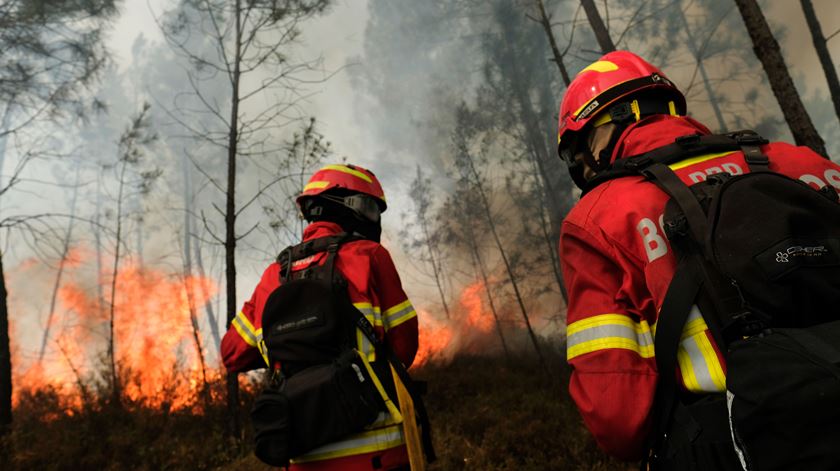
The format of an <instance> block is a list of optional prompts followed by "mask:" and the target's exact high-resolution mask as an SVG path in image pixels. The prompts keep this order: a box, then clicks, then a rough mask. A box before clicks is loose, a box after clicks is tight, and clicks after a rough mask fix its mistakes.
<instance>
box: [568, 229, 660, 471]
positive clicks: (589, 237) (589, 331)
mask: <svg viewBox="0 0 840 471" xmlns="http://www.w3.org/2000/svg"><path fill="white" fill-rule="evenodd" d="M560 250H561V258H562V262H563V276H564V279H565V280H566V283H567V288H568V292H569V309H568V314H567V332H566V345H567V353H566V356H567V360H568V362H569V364H570V365H571V367H572V374H571V381H570V384H569V392H570V394H571V397H572V399H573V400H574V402H575V404H576V405H577V407H578V409H579V410H580V413H581V415H582V416H583V420H584V422H585V423H586V426H587V428H588V429H589V430H590V431H591V432H592V434H593V435H594V437H595V440H596V442H597V443H598V445H599V446H600V447H601V448H602V449H603V450H604V451H605V452H607V453H608V454H610V455H613V456H615V457H617V458H620V459H624V460H638V459H641V457H642V455H643V453H644V448H645V441H646V438H647V434H648V433H649V430H650V426H651V406H652V404H653V398H654V393H655V390H656V362H655V360H654V358H653V337H652V335H651V329H650V325H649V324H648V322H647V321H646V320H645V317H644V316H642V314H641V312H642V308H640V307H639V306H638V305H637V304H636V303H637V302H638V299H635V298H634V295H633V294H632V293H634V292H635V293H638V292H639V287H638V284H639V283H643V282H644V276H643V274H642V273H641V272H640V271H639V269H638V267H634V266H633V263H632V262H631V260H629V259H628V258H627V257H624V256H622V254H620V253H619V251H618V250H616V249H615V248H614V247H613V246H612V245H611V244H609V243H608V242H607V241H606V240H605V239H604V238H602V237H597V236H595V235H593V234H590V233H589V232H588V231H586V230H584V229H583V228H581V227H579V226H577V225H574V224H570V223H568V222H566V223H564V225H563V233H562V235H561V241H560ZM646 308H649V306H646Z"/></svg>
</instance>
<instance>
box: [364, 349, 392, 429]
mask: <svg viewBox="0 0 840 471" xmlns="http://www.w3.org/2000/svg"><path fill="white" fill-rule="evenodd" d="M356 354H357V355H359V358H361V360H362V363H363V364H364V365H365V369H367V371H368V374H369V375H370V378H371V379H372V380H373V385H374V386H376V390H377V391H379V396H380V397H382V400H383V401H384V402H385V408H386V409H388V412H390V413H391V417H393V419H394V423H402V421H403V416H402V414H400V410H399V409H397V406H395V405H394V402H393V401H392V400H391V398H390V397H388V393H386V392H385V388H384V387H382V383H381V382H380V381H379V377H378V376H376V373H374V372H373V368H371V366H370V363H368V361H367V359H366V358H365V356H364V355H362V353H361V352H360V351H358V350H356Z"/></svg>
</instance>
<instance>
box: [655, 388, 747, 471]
mask: <svg viewBox="0 0 840 471" xmlns="http://www.w3.org/2000/svg"><path fill="white" fill-rule="evenodd" d="M665 437H666V439H665V440H664V443H663V444H662V445H661V448H660V449H659V450H658V451H657V453H656V454H655V456H654V457H653V458H652V459H651V462H650V469H651V470H654V471H706V470H715V471H740V470H741V466H740V463H739V462H738V459H737V457H736V455H735V447H734V446H733V445H732V440H731V439H730V434H729V424H728V423H727V420H726V398H725V397H724V395H723V394H709V395H706V396H702V397H699V398H698V397H696V396H695V398H694V400H693V401H692V402H691V403H690V404H684V403H683V402H678V403H677V404H676V405H675V406H674V412H673V416H672V420H671V422H670V423H669V426H668V429H667V430H666V432H665Z"/></svg>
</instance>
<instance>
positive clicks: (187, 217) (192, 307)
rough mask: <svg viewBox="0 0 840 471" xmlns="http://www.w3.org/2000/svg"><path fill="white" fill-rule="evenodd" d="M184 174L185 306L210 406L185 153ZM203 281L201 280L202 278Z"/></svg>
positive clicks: (203, 396)
mask: <svg viewBox="0 0 840 471" xmlns="http://www.w3.org/2000/svg"><path fill="white" fill-rule="evenodd" d="M181 163H182V170H183V174H184V175H183V176H184V289H185V290H186V293H187V307H188V308H189V311H190V325H191V327H192V332H193V341H194V343H195V350H196V355H198V361H199V363H200V366H201V379H202V381H203V382H202V388H201V397H202V398H203V399H204V406H205V407H209V406H210V388H209V385H208V383H207V366H206V365H205V363H204V349H203V348H202V346H201V331H200V330H199V328H198V314H197V311H198V308H197V306H196V302H195V290H194V286H193V283H192V281H191V280H190V277H191V276H192V274H193V273H192V272H193V268H192V248H191V242H192V212H191V209H192V208H191V206H192V205H191V202H192V186H191V182H190V176H189V171H190V167H189V162H188V161H187V157H186V155H184V158H183V159H182V161H181ZM202 281H203V280H202Z"/></svg>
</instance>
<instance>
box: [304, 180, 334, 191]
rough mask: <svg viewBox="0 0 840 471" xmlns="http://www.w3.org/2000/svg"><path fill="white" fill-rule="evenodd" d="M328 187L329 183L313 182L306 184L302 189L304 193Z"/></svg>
mask: <svg viewBox="0 0 840 471" xmlns="http://www.w3.org/2000/svg"><path fill="white" fill-rule="evenodd" d="M328 186H330V182H324V181H314V182H309V183H307V184H306V186H305V187H303V191H304V193H305V192H307V191H309V190H319V189H321V188H326V187H328Z"/></svg>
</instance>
